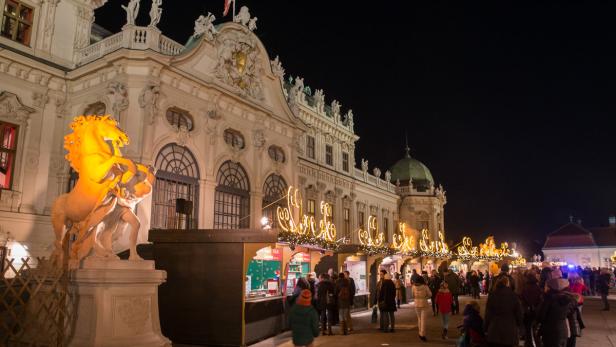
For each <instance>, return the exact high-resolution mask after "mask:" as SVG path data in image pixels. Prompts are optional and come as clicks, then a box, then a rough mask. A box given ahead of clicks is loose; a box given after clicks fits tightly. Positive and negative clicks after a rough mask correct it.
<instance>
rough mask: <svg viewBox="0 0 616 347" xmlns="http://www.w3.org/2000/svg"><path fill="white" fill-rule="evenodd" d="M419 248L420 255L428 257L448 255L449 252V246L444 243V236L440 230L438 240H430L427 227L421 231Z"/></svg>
mask: <svg viewBox="0 0 616 347" xmlns="http://www.w3.org/2000/svg"><path fill="white" fill-rule="evenodd" d="M419 249H420V250H421V252H422V255H425V256H429V257H437V258H440V257H448V256H449V255H450V254H449V253H450V252H449V247H448V246H447V244H446V243H445V237H444V236H443V233H442V232H440V231H439V232H438V240H437V241H431V240H430V235H429V234H428V229H423V230H422V231H421V240H419Z"/></svg>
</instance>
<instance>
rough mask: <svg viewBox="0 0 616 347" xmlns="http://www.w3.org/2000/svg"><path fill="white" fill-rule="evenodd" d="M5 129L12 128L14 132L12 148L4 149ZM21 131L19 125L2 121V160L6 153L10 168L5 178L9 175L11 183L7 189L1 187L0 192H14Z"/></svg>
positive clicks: (0, 127) (0, 154)
mask: <svg viewBox="0 0 616 347" xmlns="http://www.w3.org/2000/svg"><path fill="white" fill-rule="evenodd" d="M5 128H12V130H13V139H12V148H8V147H4V129H5ZM19 131H20V125H19V124H15V123H11V122H5V121H3V120H0V136H2V137H1V138H0V159H1V158H2V157H3V156H4V154H5V153H6V157H7V158H9V160H8V161H9V163H8V165H7V166H9V167H8V170H7V173H6V174H5V176H6V175H7V174H8V176H9V183H8V185H7V186H6V187H4V186H0V190H12V189H13V186H14V184H15V166H16V164H17V153H18V147H19ZM9 171H10V172H9Z"/></svg>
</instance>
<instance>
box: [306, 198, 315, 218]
mask: <svg viewBox="0 0 616 347" xmlns="http://www.w3.org/2000/svg"><path fill="white" fill-rule="evenodd" d="M316 204H317V202H316V200H314V199H307V200H306V215H308V216H312V217H316V213H317V210H316V206H317V205H316Z"/></svg>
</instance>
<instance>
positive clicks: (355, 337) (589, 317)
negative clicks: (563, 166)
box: [251, 296, 616, 347]
mask: <svg viewBox="0 0 616 347" xmlns="http://www.w3.org/2000/svg"><path fill="white" fill-rule="evenodd" d="M468 301H470V298H468V297H464V296H461V297H460V305H462V306H461V307H464V305H465V304H466V303H467V302H468ZM479 302H480V304H481V306H482V316H483V307H484V305H485V302H486V297H485V296H482V297H481V299H480V300H479ZM612 306H614V307H613V310H612V311H608V312H603V311H600V309H601V307H602V306H601V303H600V301H599V300H598V299H594V298H589V299H587V300H586V304H585V305H584V308H583V315H584V321H585V324H586V329H584V331H583V337H581V338H578V340H577V347H616V302H614V301H612ZM370 316H371V312H370V311H366V312H361V313H358V314H355V315H354V317H353V322H354V328H355V331H354V332H353V333H351V335H348V336H343V335H340V332H339V328H338V327H334V333H335V334H337V335H334V336H319V337H317V338H316V340H315V347H316V346H323V347H338V346H340V347H342V346H344V347H347V346H353V347H355V346H357V347H361V346H390V347H396V346H450V347H451V346H455V341H456V338H457V337H458V332H457V329H456V326H458V325H460V324H461V322H462V316H461V315H456V316H452V317H451V320H450V323H449V326H450V329H449V340H443V339H441V336H440V335H441V323H440V318H439V317H433V316H432V315H431V314H430V316H429V319H428V325H427V337H428V342H427V343H424V342H421V341H420V340H419V338H418V337H417V317H416V315H415V310H414V309H413V306H412V304H411V305H403V307H402V308H401V309H400V310H398V312H396V332H395V333H382V332H380V331H379V330H378V329H377V328H378V325H377V324H370ZM521 345H522V344H521ZM273 346H281V347H293V343H292V342H291V334H290V333H289V332H285V333H283V334H281V335H278V336H276V337H272V338H270V339H267V340H264V341H261V342H259V343H257V344H254V345H252V346H251V347H273Z"/></svg>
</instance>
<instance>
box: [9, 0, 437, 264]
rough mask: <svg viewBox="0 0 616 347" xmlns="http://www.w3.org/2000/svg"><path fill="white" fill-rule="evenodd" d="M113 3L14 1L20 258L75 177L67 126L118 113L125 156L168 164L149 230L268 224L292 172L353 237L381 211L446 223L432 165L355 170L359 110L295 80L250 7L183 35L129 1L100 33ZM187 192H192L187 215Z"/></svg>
mask: <svg viewBox="0 0 616 347" xmlns="http://www.w3.org/2000/svg"><path fill="white" fill-rule="evenodd" d="M105 3H106V0H0V8H1V9H2V11H3V13H2V22H1V25H2V26H1V35H0V125H1V128H2V132H1V134H0V136H2V146H1V149H0V156H1V157H0V187H1V195H0V224H1V227H2V234H3V236H2V238H3V240H7V239H8V247H9V249H11V252H12V253H11V256H13V257H19V256H24V255H31V256H40V255H45V254H48V253H49V252H50V251H51V248H52V247H53V240H54V235H53V232H52V228H51V223H50V216H49V215H50V209H51V205H52V203H53V201H54V199H55V198H57V197H58V196H59V195H60V194H63V193H66V192H67V191H69V190H70V188H71V187H72V185H73V184H74V182H75V180H76V179H77V175H76V174H75V173H74V172H72V171H71V169H70V167H69V165H68V162H67V161H66V160H65V159H64V155H65V150H64V148H63V137H64V135H66V134H67V133H68V132H69V131H70V129H69V128H68V126H69V124H70V122H71V121H72V119H73V117H75V116H77V115H80V114H100V115H102V114H111V115H112V116H113V117H114V118H115V119H116V120H118V122H119V124H120V126H121V127H122V129H124V130H125V131H126V132H127V133H128V134H129V136H130V139H131V144H130V145H129V146H128V147H127V148H126V149H125V153H124V155H125V156H127V157H129V158H131V159H133V160H136V161H139V162H143V163H147V164H151V165H152V166H154V167H156V168H157V170H158V172H157V181H156V185H155V190H154V192H153V194H152V195H151V197H149V198H148V199H147V200H144V201H143V202H141V204H140V205H139V206H138V207H137V214H138V216H139V218H140V219H141V223H142V227H141V233H140V235H139V242H142V243H143V242H147V239H148V235H147V234H148V232H147V230H149V229H153V228H160V229H174V228H175V229H183V228H186V227H191V228H199V229H211V228H216V229H239V228H258V227H260V222H259V221H260V219H261V217H262V216H264V215H269V216H270V217H271V218H274V219H275V208H276V206H278V205H284V204H285V201H284V199H281V197H282V196H283V195H284V194H285V193H286V188H287V187H288V186H290V185H292V186H295V187H299V188H300V190H301V192H302V194H303V198H304V211H305V212H306V213H307V214H313V215H315V217H317V218H318V217H319V214H320V212H319V202H320V201H322V200H323V201H327V202H329V203H331V205H332V206H333V221H334V222H335V224H336V226H337V229H338V235H339V237H340V238H341V237H343V236H344V237H347V238H348V239H349V240H350V241H351V243H357V242H358V239H357V234H356V233H355V232H354V231H355V230H357V229H358V228H360V227H362V226H363V227H365V225H366V224H367V220H368V218H369V216H374V217H375V218H376V220H377V221H378V223H379V225H380V229H381V231H383V232H384V233H385V235H386V236H385V239H386V241H391V239H392V235H393V233H395V232H396V230H397V223H398V222H405V223H406V224H407V225H408V226H411V227H412V228H414V229H416V230H420V229H423V228H427V229H429V230H431V231H432V232H433V235H432V237H433V239H436V233H437V231H438V230H441V231H443V232H444V222H443V221H444V205H445V203H446V199H445V192H444V191H443V188H442V187H435V185H434V180H433V178H432V176H431V174H430V171H429V170H428V169H427V168H426V167H425V166H424V165H423V164H422V163H420V162H419V161H417V160H416V159H414V158H411V156H410V154H409V152H408V150H407V153H406V155H405V156H404V157H403V158H402V159H401V160H400V161H399V162H398V163H396V164H395V165H393V166H392V167H391V168H390V169H389V170H387V171H386V172H381V171H380V170H379V169H378V168H372V170H370V169H369V167H368V162H367V161H364V160H363V159H362V161H361V162H360V163H359V165H358V166H359V167H356V166H357V165H356V162H355V157H356V153H355V143H356V141H358V139H359V137H358V136H357V135H355V133H354V129H353V126H354V117H353V113H352V111H351V110H348V111H346V112H343V111H342V110H341V105H340V103H339V102H338V101H336V100H332V101H326V99H325V95H324V92H323V91H322V90H315V91H314V92H312V90H311V89H310V88H309V87H307V86H305V85H304V81H303V79H302V78H299V77H296V78H290V77H288V76H287V77H285V72H284V69H283V67H282V64H281V62H280V60H279V59H278V57H276V58H275V59H270V57H269V56H268V54H267V51H266V49H265V47H264V46H263V44H262V42H261V41H260V40H259V38H258V37H257V36H256V35H255V33H254V31H255V29H256V18H252V17H251V16H250V13H249V11H248V9H247V8H245V7H244V8H242V9H240V11H239V13H238V15H237V16H236V17H235V18H234V20H233V21H229V22H225V23H222V24H217V25H214V24H213V22H214V17H213V16H212V15H209V14H208V16H200V17H199V18H197V21H196V22H195V33H194V35H193V36H192V37H191V38H190V39H189V41H188V42H187V44H186V45H182V44H179V43H177V42H174V41H173V40H171V39H169V38H167V37H166V36H164V35H163V34H162V33H161V32H160V31H159V30H158V29H157V27H156V24H157V23H158V21H159V20H160V15H161V11H159V10H160V9H159V8H158V7H157V6H158V5H157V3H156V2H155V3H154V4H153V6H154V8H152V9H151V11H150V17H151V23H150V25H149V26H147V27H146V26H143V27H141V26H136V25H135V24H134V19H135V17H136V14H135V13H132V12H131V11H134V8H132V9H131V5H134V4H135V3H136V2H135V1H130V3H129V5H128V6H127V8H126V10H127V24H126V25H125V26H124V27H123V29H122V31H121V32H118V33H115V34H112V35H99V33H101V32H104V30H99V29H100V28H98V27H97V26H96V25H95V24H93V23H94V20H95V18H94V10H95V9H96V8H98V7H100V6H103V5H105ZM170 3H171V2H169V4H170ZM93 26H94V28H93ZM177 199H184V200H186V201H189V202H191V203H188V204H184V207H186V205H192V209H190V207H191V206H188V209H187V210H186V211H191V213H190V214H189V217H188V218H186V217H185V216H184V215H183V214H178V213H176V201H177ZM415 232H416V231H415ZM124 244H126V243H124ZM119 245H120V248H118V249H117V250H118V251H122V250H123V249H122V246H121V245H122V242H120V243H119Z"/></svg>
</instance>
